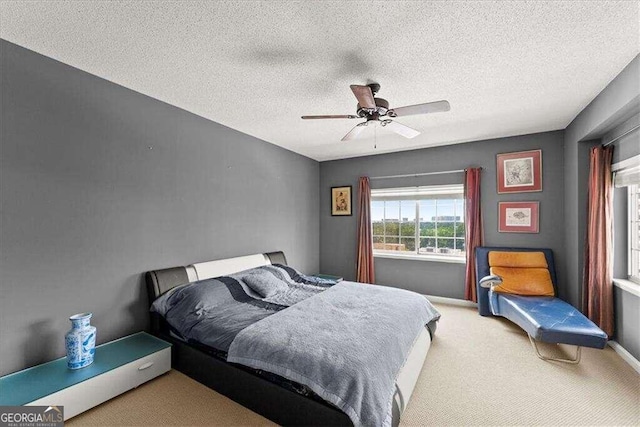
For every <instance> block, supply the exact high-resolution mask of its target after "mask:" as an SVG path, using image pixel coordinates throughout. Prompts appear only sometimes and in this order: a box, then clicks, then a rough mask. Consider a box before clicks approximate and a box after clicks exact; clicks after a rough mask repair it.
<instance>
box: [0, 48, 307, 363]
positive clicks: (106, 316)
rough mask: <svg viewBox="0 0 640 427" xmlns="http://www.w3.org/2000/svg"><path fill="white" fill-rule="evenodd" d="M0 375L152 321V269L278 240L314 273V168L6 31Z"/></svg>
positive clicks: (270, 247) (266, 246)
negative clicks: (76, 342) (86, 328)
mask: <svg viewBox="0 0 640 427" xmlns="http://www.w3.org/2000/svg"><path fill="white" fill-rule="evenodd" d="M0 55H1V61H0V64H1V66H2V69H1V76H2V86H1V92H0V93H1V94H2V104H1V105H2V111H1V120H2V126H1V132H2V134H1V146H0V150H1V151H0V153H1V156H0V159H1V163H0V166H1V168H0V207H1V208H0V213H1V217H0V219H1V222H0V224H1V226H0V242H1V246H0V249H1V252H0V285H1V286H0V342H1V345H0V375H3V374H7V373H9V372H12V371H16V370H18V369H22V368H26V367H28V366H31V365H34V364H38V363H41V362H44V361H47V360H50V359H52V358H55V357H58V356H62V355H63V354H64V348H63V337H64V333H65V332H66V331H67V330H68V329H69V326H70V324H69V321H68V320H67V319H68V316H69V315H71V314H74V313H78V312H83V311H91V312H93V313H94V318H93V323H94V324H95V325H96V326H97V328H98V342H105V341H107V340H112V339H114V338H118V337H120V336H123V335H126V334H129V333H133V332H136V331H139V330H142V329H144V328H145V327H146V326H147V318H148V314H147V295H146V292H145V290H144V287H143V279H142V273H143V272H145V271H147V270H150V269H156V268H163V267H171V266H175V265H184V264H188V263H192V262H197V261H205V260H211V259H217V258H224V257H230V256H237V255H246V254H252V253H259V252H265V251H274V250H283V251H285V253H286V254H287V257H288V258H289V261H290V263H291V264H292V265H295V266H296V267H298V268H299V269H301V270H302V271H306V272H317V271H318V259H319V257H318V248H319V236H318V233H319V228H318V221H319V220H318V212H319V205H318V187H319V165H318V163H317V162H315V161H313V160H310V159H308V158H305V157H302V156H299V155H297V154H294V153H292V152H289V151H286V150H284V149H281V148H279V147H276V146H274V145H271V144H266V143H264V142H263V141H260V140H257V139H255V138H253V137H250V136H248V135H245V134H242V133H240V132H237V131H235V130H232V129H229V128H227V127H225V126H222V125H220V124H217V123H213V122H211V121H209V120H205V119H203V118H201V117H198V116H195V115H193V114H191V113H188V112H186V111H183V110H181V109H179V108H176V107H173V106H170V105H168V104H165V103H163V102H160V101H157V100H155V99H152V98H149V97H146V96H143V95H141V94H139V93H136V92H133V91H131V90H129V89H126V88H123V87H121V86H118V85H115V84H113V83H110V82H108V81H105V80H102V79H100V78H98V77H95V76H93V75H90V74H87V73H85V72H82V71H80V70H77V69H74V68H72V67H69V66H67V65H64V64H62V63H59V62H56V61H54V60H51V59H48V58H46V57H43V56H41V55H38V54H35V53H33V52H31V51H28V50H26V49H23V48H21V47H18V46H16V45H13V44H11V43H8V42H6V41H0Z"/></svg>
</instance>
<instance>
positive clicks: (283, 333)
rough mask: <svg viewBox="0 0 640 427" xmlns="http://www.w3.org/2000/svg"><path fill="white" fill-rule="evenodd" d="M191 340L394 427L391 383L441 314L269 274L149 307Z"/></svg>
mask: <svg viewBox="0 0 640 427" xmlns="http://www.w3.org/2000/svg"><path fill="white" fill-rule="evenodd" d="M151 309H152V310H153V311H156V312H158V313H160V314H161V315H162V316H163V317H164V318H165V320H167V322H168V323H169V324H170V325H171V326H172V328H173V330H174V332H176V333H178V334H180V335H181V336H182V337H183V338H184V339H185V340H188V341H195V342H198V343H200V344H205V345H207V346H209V347H213V348H215V349H218V350H220V351H223V352H226V353H227V360H228V361H229V362H234V363H240V364H242V365H245V366H248V367H251V368H255V369H261V370H265V371H268V372H271V373H274V374H276V375H279V376H281V377H284V378H286V379H289V380H291V381H295V382H298V383H300V384H302V385H304V386H307V387H308V388H309V389H311V390H313V391H314V392H315V393H316V394H318V395H319V396H320V397H322V398H323V399H325V400H326V401H328V402H331V403H333V404H334V405H336V406H337V407H338V408H340V409H341V410H342V411H344V412H345V413H346V414H347V415H348V416H349V417H350V418H351V420H352V421H353V423H354V425H356V426H360V425H363V426H388V425H390V424H391V418H392V416H391V407H392V399H393V394H394V392H395V380H396V377H397V375H398V373H399V372H400V369H401V368H402V366H403V364H404V362H405V361H406V358H407V356H408V354H409V352H410V350H411V348H412V346H413V343H414V341H415V340H416V338H417V337H418V335H419V333H420V332H421V330H422V329H423V328H424V327H425V325H427V324H428V323H429V322H431V321H433V320H437V319H438V318H439V317H440V314H439V313H438V312H437V311H436V310H435V308H433V306H432V305H431V304H430V303H429V302H428V301H427V299H426V298H424V297H422V296H421V295H418V294H416V293H413V292H409V291H404V290H400V289H395V288H386V287H382V286H375V285H366V284H361V283H353V282H340V283H338V284H335V283H331V282H327V281H323V280H318V279H317V278H312V277H308V276H304V275H302V274H300V273H299V272H297V271H296V270H294V269H292V268H290V267H287V266H278V265H275V266H264V267H258V268H255V269H251V270H247V271H243V272H240V273H237V274H234V275H231V276H228V277H218V278H215V279H208V280H203V281H199V282H194V283H190V284H187V285H183V286H179V287H177V288H174V289H173V290H172V291H169V292H168V293H166V294H164V295H162V296H161V297H160V298H158V299H157V300H156V301H155V302H154V303H153V305H152V308H151Z"/></svg>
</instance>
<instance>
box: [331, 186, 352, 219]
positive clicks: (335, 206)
mask: <svg viewBox="0 0 640 427" xmlns="http://www.w3.org/2000/svg"><path fill="white" fill-rule="evenodd" d="M331 215H332V216H349V215H351V186H350V185H348V186H345V187H331Z"/></svg>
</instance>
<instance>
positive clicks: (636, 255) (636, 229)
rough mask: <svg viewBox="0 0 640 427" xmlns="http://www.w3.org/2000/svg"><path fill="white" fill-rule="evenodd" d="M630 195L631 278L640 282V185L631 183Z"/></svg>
mask: <svg viewBox="0 0 640 427" xmlns="http://www.w3.org/2000/svg"><path fill="white" fill-rule="evenodd" d="M627 188H628V191H629V197H628V199H627V200H628V204H629V217H628V218H629V224H628V230H629V240H628V244H629V280H632V281H634V282H636V283H640V185H638V184H636V185H630V186H629V187H627Z"/></svg>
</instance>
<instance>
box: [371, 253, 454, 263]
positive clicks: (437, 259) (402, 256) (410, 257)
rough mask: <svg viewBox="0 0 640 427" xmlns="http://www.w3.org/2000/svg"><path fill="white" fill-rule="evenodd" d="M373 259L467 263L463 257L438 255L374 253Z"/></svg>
mask: <svg viewBox="0 0 640 427" xmlns="http://www.w3.org/2000/svg"><path fill="white" fill-rule="evenodd" d="M373 257H374V258H387V259H406V260H411V261H431V262H445V263H451V264H465V263H466V262H467V261H466V259H465V258H464V257H448V256H438V255H406V254H379V253H374V254H373Z"/></svg>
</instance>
